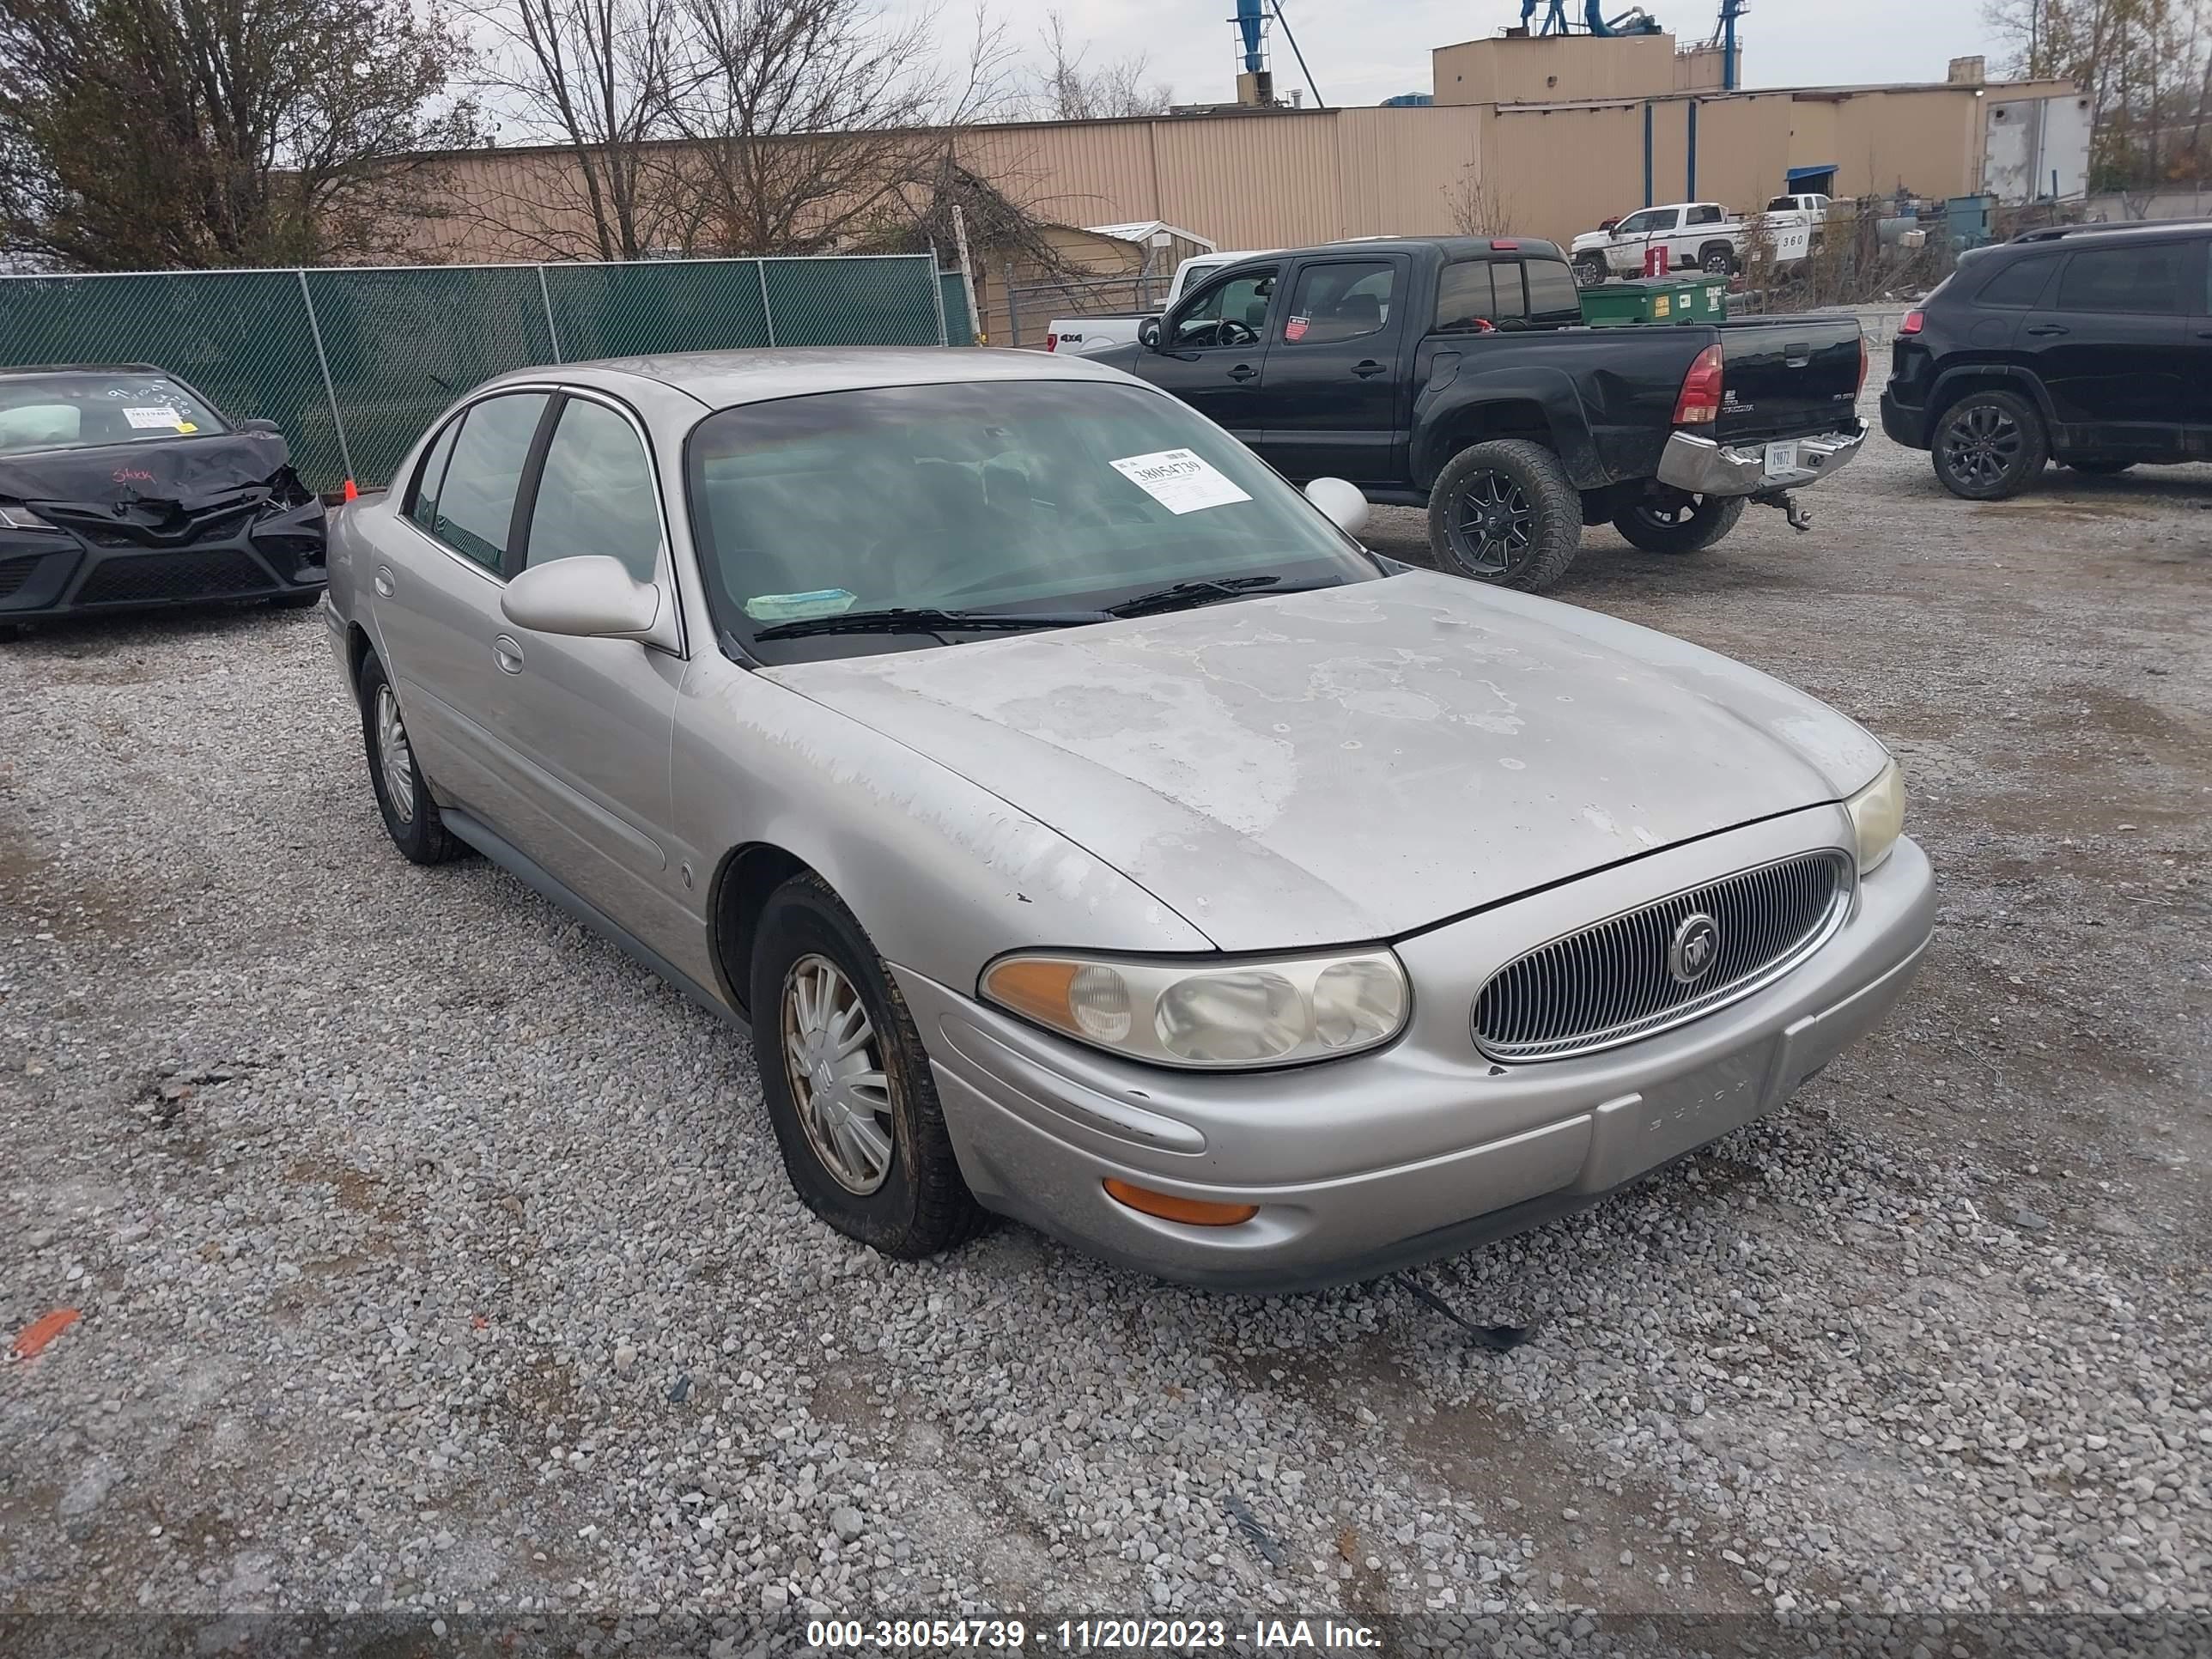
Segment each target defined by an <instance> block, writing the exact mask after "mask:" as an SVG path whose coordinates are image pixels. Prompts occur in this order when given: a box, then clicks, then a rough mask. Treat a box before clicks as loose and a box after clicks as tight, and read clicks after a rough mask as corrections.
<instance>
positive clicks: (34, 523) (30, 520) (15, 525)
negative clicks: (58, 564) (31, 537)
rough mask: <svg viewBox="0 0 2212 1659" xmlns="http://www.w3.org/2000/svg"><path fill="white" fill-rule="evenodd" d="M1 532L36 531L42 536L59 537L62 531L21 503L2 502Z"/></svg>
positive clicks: (0, 511) (0, 514)
mask: <svg viewBox="0 0 2212 1659" xmlns="http://www.w3.org/2000/svg"><path fill="white" fill-rule="evenodd" d="M0 530H35V531H38V532H40V534H42V535H47V536H58V535H60V534H61V533H62V532H61V529H60V527H59V526H56V525H52V524H49V523H47V522H46V520H44V519H42V518H40V516H39V515H38V514H37V513H33V512H32V511H31V509H30V508H29V507H24V506H22V505H21V504H20V503H15V502H9V501H0Z"/></svg>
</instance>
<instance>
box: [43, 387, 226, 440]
mask: <svg viewBox="0 0 2212 1659" xmlns="http://www.w3.org/2000/svg"><path fill="white" fill-rule="evenodd" d="M229 430H230V428H229V426H228V424H227V423H226V422H224V420H223V418H222V416H220V415H218V414H216V412H215V410H213V409H212V408H211V407H210V406H209V404H208V403H207V401H206V400H205V399H204V398H201V397H200V396H199V395H198V394H197V392H193V391H191V389H190V388H189V387H186V386H181V385H179V383H178V382H177V381H175V380H171V379H169V378H168V377H167V376H166V375H156V374H99V373H92V374H86V373H81V372H77V373H70V374H23V375H0V455H15V454H22V453H27V452H29V451H32V450H39V449H94V448H98V447H101V446H103V445H106V444H128V443H147V442H151V441H155V440H157V439H161V438H190V437H194V436H197V435H204V434H208V433H216V432H228V431H229Z"/></svg>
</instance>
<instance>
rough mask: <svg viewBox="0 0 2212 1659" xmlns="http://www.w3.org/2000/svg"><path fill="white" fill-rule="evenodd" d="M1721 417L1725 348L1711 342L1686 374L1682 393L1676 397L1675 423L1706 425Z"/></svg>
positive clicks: (1681, 424)
mask: <svg viewBox="0 0 2212 1659" xmlns="http://www.w3.org/2000/svg"><path fill="white" fill-rule="evenodd" d="M1720 417H1721V349H1720V347H1718V346H1717V345H1709V346H1707V347H1706V348H1705V349H1704V350H1703V351H1700V352H1699V354H1698V361H1697V362H1694V363H1692V364H1691V365H1690V372H1689V373H1688V374H1685V375H1684V376H1683V377H1682V395H1681V396H1680V397H1679V398H1675V399H1674V424H1675V425H1676V426H1706V425H1710V424H1711V422H1715V421H1717V420H1718V419H1720Z"/></svg>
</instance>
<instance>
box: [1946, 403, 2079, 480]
mask: <svg viewBox="0 0 2212 1659" xmlns="http://www.w3.org/2000/svg"><path fill="white" fill-rule="evenodd" d="M1928 447H1929V456H1930V459H1933V461H1934V462H1935V464H1936V479H1937V480H1938V482H1940V483H1942V486H1943V488H1944V489H1948V490H1949V491H1950V492H1951V493H1952V494H1953V495H1956V496H1959V497H1960V499H1962V500H1965V501H2003V500H2005V499H2007V498H2008V497H2009V496H2013V495H2019V494H2020V492H2021V490H2023V489H2027V486H2028V485H2029V484H2030V483H2033V481H2034V479H2035V477H2036V476H2037V475H2038V474H2039V473H2040V472H2041V471H2043V464H2044V462H2045V460H2047V459H2050V455H2051V439H2050V436H2049V435H2048V434H2047V433H2045V430H2044V428H2043V416H2041V415H2039V414H2038V413H2037V412H2036V409H2035V405H2034V404H2031V403H2029V402H2028V401H2027V398H2023V397H2021V395H2020V394H2019V393H2018V392H2000V391H1997V390H1996V389H1994V388H1992V389H1990V390H1988V391H1984V392H1968V393H1966V396H1965V397H1963V398H1960V399H1959V401H1958V402H1957V403H1955V404H1952V405H1951V406H1950V407H1949V408H1948V409H1946V410H1944V411H1943V412H1942V415H1940V416H1937V417H1936V425H1935V428H1934V429H1933V430H1932V431H1931V432H1930V433H1929V441H1928Z"/></svg>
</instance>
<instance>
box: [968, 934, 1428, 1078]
mask: <svg viewBox="0 0 2212 1659" xmlns="http://www.w3.org/2000/svg"><path fill="white" fill-rule="evenodd" d="M982 994H983V996H984V998H985V999H986V1000H988V1001H991V1002H994V1003H996V1004H997V1005H998V1006H1000V1007H1001V1008H1005V1009H1007V1010H1009V1011H1011V1012H1014V1013H1017V1014H1020V1015H1023V1016H1024V1017H1025V1018H1030V1019H1033V1020H1035V1021H1036V1022H1037V1024H1040V1025H1047V1026H1049V1027H1051V1028H1052V1029H1053V1030H1055V1031H1059V1032H1060V1033H1062V1034H1063V1035H1065V1036H1072V1037H1073V1038H1075V1039H1076V1041H1078V1042H1087V1043H1090V1044H1091V1046H1092V1047H1094V1048H1105V1049H1109V1050H1110V1051H1112V1052H1113V1053H1115V1054H1127V1055H1128V1056H1130V1057H1131V1058H1132V1059H1135V1060H1150V1061H1152V1063H1153V1064H1155V1065H1160V1066H1191V1067H1199V1068H1208V1069H1221V1068H1228V1067H1234V1066H1280V1065H1286V1064H1291V1063H1294V1062H1297V1061H1299V1060H1328V1059H1332V1058H1334V1056H1336V1055H1338V1054H1356V1053H1358V1051H1359V1050H1360V1049H1362V1048H1373V1047H1375V1046H1376V1044H1377V1043H1382V1042H1389V1040H1390V1039H1391V1038H1392V1037H1395V1036H1397V1035H1398V1033H1399V1032H1400V1031H1401V1030H1404V1029H1405V1024H1406V1015H1407V1010H1408V1009H1409V1007H1410V1006H1412V1003H1413V995H1412V993H1411V991H1410V989H1409V988H1408V987H1407V983H1406V970H1405V969H1403V968H1402V967H1401V966H1400V965H1399V963H1398V958H1397V957H1395V956H1393V955H1392V954H1391V953H1390V952H1389V951H1361V952H1359V953H1358V954H1357V955H1354V956H1322V957H1291V958H1290V959H1288V960H1285V961H1279V962H1238V963H1222V964H1220V965H1219V966H1218V967H1204V968H1194V967H1190V966H1188V965H1186V964H1181V963H1159V962H1117V961H1114V960H1111V959H1108V958H1097V959H1093V958H1089V957H1060V956H1042V955H1022V956H1012V957H1000V959H999V960H998V961H997V962H994V963H992V964H991V965H990V966H989V967H988V968H987V969H984V970H983V983H982Z"/></svg>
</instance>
